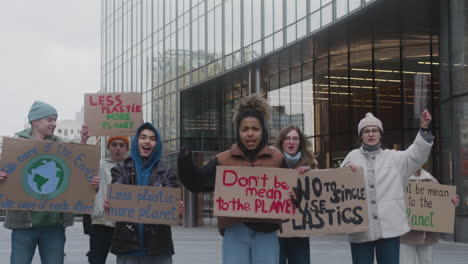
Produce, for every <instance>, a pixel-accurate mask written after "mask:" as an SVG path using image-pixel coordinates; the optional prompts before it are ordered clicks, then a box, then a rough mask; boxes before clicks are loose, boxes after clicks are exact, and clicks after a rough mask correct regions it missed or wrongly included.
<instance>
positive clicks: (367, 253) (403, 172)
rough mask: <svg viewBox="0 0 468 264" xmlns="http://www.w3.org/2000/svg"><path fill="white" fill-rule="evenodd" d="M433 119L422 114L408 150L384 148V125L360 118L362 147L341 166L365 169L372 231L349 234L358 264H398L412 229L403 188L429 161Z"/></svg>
mask: <svg viewBox="0 0 468 264" xmlns="http://www.w3.org/2000/svg"><path fill="white" fill-rule="evenodd" d="M431 120H432V117H431V115H430V114H429V112H428V111H427V109H426V110H424V111H423V113H422V114H421V122H420V128H421V129H420V130H419V133H418V134H417V136H416V139H415V140H414V142H413V144H412V145H411V146H409V148H408V149H407V150H405V151H396V150H389V149H382V148H381V143H382V142H381V138H382V135H383V131H384V130H383V126H382V122H381V121H380V120H379V119H377V118H376V117H375V116H374V115H372V114H371V113H367V114H366V116H365V117H364V118H363V119H361V121H360V122H359V125H358V134H359V136H360V138H361V140H362V143H361V147H360V148H359V149H355V150H353V151H351V152H350V153H348V155H347V156H346V158H345V159H344V161H343V163H342V164H341V165H342V167H344V166H347V167H350V168H351V169H353V170H356V169H357V167H358V166H359V167H362V168H363V170H364V179H365V184H366V197H367V204H368V209H369V210H368V214H369V215H368V217H369V222H368V225H369V229H368V231H367V232H360V233H354V234H350V235H349V236H348V239H349V241H350V242H351V254H352V258H353V263H355V264H358V263H359V264H372V263H374V255H376V258H377V263H379V264H398V263H399V259H400V236H401V235H403V234H405V233H406V232H408V231H409V230H410V228H409V226H408V221H407V219H406V205H405V201H404V197H405V195H404V191H403V189H404V187H405V186H406V184H407V182H408V179H409V177H410V175H411V174H412V173H414V172H415V171H416V170H417V169H419V168H421V166H422V165H423V164H424V163H425V162H426V161H427V159H428V157H429V154H430V151H431V147H432V142H433V138H434V137H433V136H432V133H431V131H430V130H429V124H430V122H431Z"/></svg>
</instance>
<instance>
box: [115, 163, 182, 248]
mask: <svg viewBox="0 0 468 264" xmlns="http://www.w3.org/2000/svg"><path fill="white" fill-rule="evenodd" d="M135 171H136V170H135V162H134V161H133V159H132V158H127V159H126V160H125V161H124V162H123V163H121V164H119V165H117V166H115V167H114V168H112V170H111V173H112V183H118V184H131V185H136V173H135ZM148 185H149V186H158V187H174V188H176V187H177V177H176V176H175V175H174V173H173V172H172V170H171V169H168V168H166V166H165V165H164V164H163V162H162V161H159V162H158V163H157V165H156V166H154V168H153V171H152V173H151V178H150V184H148ZM138 228H139V224H135V223H128V222H117V223H115V229H114V235H113V237H112V245H111V250H110V251H111V252H112V253H113V254H116V255H124V254H126V253H127V252H130V251H135V250H139V249H141V248H140V245H139V235H138ZM144 229H145V231H144V234H145V235H144V244H145V248H146V249H147V252H146V254H147V255H148V256H160V255H166V256H167V255H174V245H173V242H172V232H171V227H170V226H169V225H149V224H145V225H144Z"/></svg>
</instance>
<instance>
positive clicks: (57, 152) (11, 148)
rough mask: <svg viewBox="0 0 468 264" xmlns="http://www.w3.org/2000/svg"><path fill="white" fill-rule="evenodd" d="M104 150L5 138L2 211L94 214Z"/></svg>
mask: <svg viewBox="0 0 468 264" xmlns="http://www.w3.org/2000/svg"><path fill="white" fill-rule="evenodd" d="M100 152H101V150H100V148H99V147H96V146H92V145H85V144H68V143H59V142H52V141H48V140H29V139H18V138H7V137H4V138H3V149H2V155H1V161H0V170H2V171H6V172H7V173H8V179H7V180H6V181H5V182H3V183H0V208H3V209H11V210H33V211H58V212H72V213H88V214H89V213H92V211H93V206H94V197H95V195H96V190H95V189H94V188H93V187H92V186H91V184H90V183H89V181H91V179H92V178H93V177H94V176H97V175H98V171H99V157H100Z"/></svg>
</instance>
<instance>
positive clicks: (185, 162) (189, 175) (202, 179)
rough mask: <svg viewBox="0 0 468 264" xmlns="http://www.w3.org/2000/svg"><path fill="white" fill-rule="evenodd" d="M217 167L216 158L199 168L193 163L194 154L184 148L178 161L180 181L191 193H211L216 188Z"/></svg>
mask: <svg viewBox="0 0 468 264" xmlns="http://www.w3.org/2000/svg"><path fill="white" fill-rule="evenodd" d="M217 165H218V160H217V159H216V158H215V159H213V160H211V161H210V162H208V164H206V165H205V166H203V167H202V168H199V167H198V166H197V165H195V163H193V160H192V152H191V151H190V150H188V149H184V148H183V149H181V151H180V152H179V159H178V167H179V179H180V181H181V182H182V184H183V185H184V186H185V187H186V188H187V189H189V190H190V191H191V192H211V191H213V190H214V186H215V180H216V166H217Z"/></svg>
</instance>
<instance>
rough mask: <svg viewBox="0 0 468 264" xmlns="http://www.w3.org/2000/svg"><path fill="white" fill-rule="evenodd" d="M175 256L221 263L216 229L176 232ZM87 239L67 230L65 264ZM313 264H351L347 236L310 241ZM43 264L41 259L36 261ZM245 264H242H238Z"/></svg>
mask: <svg viewBox="0 0 468 264" xmlns="http://www.w3.org/2000/svg"><path fill="white" fill-rule="evenodd" d="M1 226H2V227H0V237H2V238H3V239H1V240H0V263H9V256H10V230H8V229H5V228H3V225H1ZM173 238H174V244H175V251H176V254H175V256H174V264H181V263H190V264H217V263H221V241H222V238H221V236H220V235H219V234H218V231H217V229H216V228H215V227H196V228H183V227H174V228H173ZM88 248H89V246H88V237H87V236H85V235H83V229H82V225H81V222H76V223H75V225H74V226H72V227H70V228H67V243H66V245H65V253H66V257H65V263H66V264H78V263H80V264H83V263H87V262H86V261H87V260H86V257H85V254H86V252H87V250H88ZM310 251H311V263H314V264H316V263H318V264H320V263H327V264H334V263H336V264H351V252H350V250H349V244H348V243H347V242H346V238H345V236H323V237H314V238H311V239H310ZM33 263H34V264H40V263H41V262H40V259H39V256H38V254H37V252H36V256H35V257H34V260H33ZM107 263H115V256H114V255H112V254H109V258H108V260H107ZM434 263H444V264H466V263H468V244H461V243H450V242H445V241H441V242H439V243H438V244H436V245H435V246H434ZM239 264H242V263H239Z"/></svg>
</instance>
